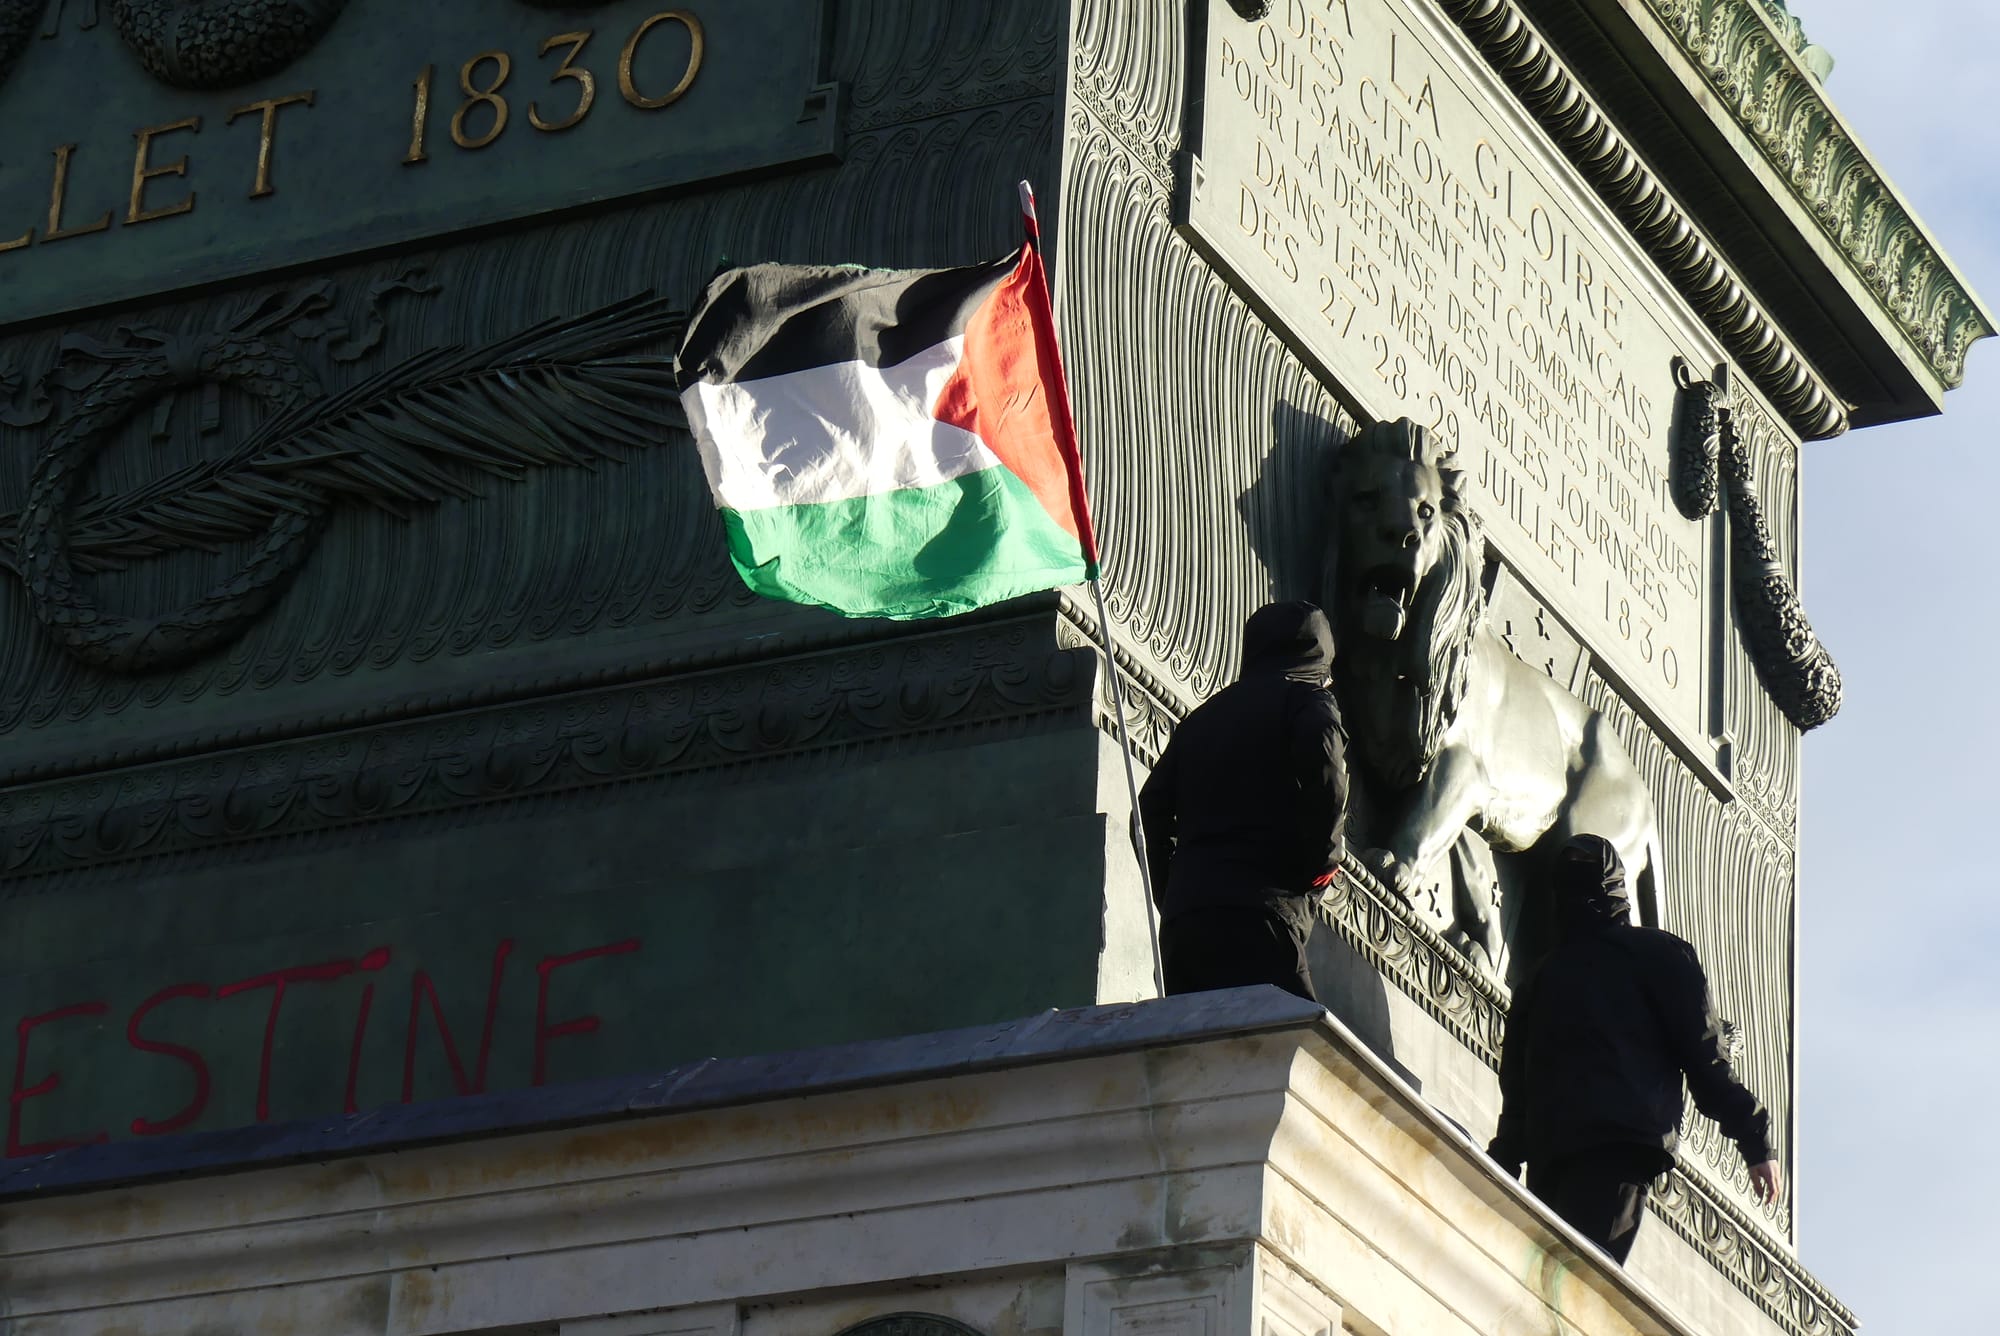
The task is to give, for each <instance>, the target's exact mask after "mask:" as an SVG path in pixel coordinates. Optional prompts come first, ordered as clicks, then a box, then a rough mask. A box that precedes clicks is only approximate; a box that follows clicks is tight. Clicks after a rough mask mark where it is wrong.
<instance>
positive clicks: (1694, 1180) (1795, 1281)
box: [1649, 1165, 1861, 1336]
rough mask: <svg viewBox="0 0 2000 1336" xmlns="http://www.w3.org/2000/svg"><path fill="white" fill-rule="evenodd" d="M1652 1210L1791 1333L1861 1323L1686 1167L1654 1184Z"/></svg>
mask: <svg viewBox="0 0 2000 1336" xmlns="http://www.w3.org/2000/svg"><path fill="white" fill-rule="evenodd" d="M1649 1205H1651V1207H1652V1210H1653V1214H1654V1215H1656V1216H1658V1217H1659V1218H1660V1219H1661V1220H1663V1221H1665V1222H1666V1224H1667V1225H1668V1227H1669V1228H1671V1229H1672V1230H1673V1231H1674V1232H1675V1233H1676V1234H1679V1235H1680V1236H1681V1237H1682V1238H1683V1239H1685V1240H1687V1242H1688V1243H1689V1244H1690V1245H1691V1246H1693V1247H1694V1248H1695V1250H1696V1251H1698V1252H1700V1253H1701V1254H1702V1255H1704V1256H1705V1257H1707V1258H1708V1260H1709V1262H1710V1263H1711V1264H1712V1265H1714V1267H1715V1269H1716V1270H1718V1271H1720V1272H1721V1273H1722V1274H1723V1275H1725V1276H1727V1277H1729V1279H1730V1281H1731V1282H1732V1283H1733V1284H1735V1286H1736V1288H1737V1289H1739V1290H1741V1291H1743V1293H1745V1294H1747V1295H1748V1296H1750V1298H1751V1299H1753V1300H1755V1301H1756V1303H1757V1306H1758V1307H1759V1308H1762V1309H1763V1310H1764V1311H1765V1313H1767V1314H1768V1315H1769V1316H1770V1317H1771V1320H1772V1321H1774V1322H1776V1323H1777V1324H1778V1325H1779V1326H1780V1327H1783V1328H1784V1329H1785V1330H1786V1331H1789V1332H1792V1333H1794V1334H1795V1336H1854V1333H1855V1332H1856V1330H1857V1329H1858V1328H1859V1327H1860V1325H1861V1323H1860V1320H1859V1319H1858V1318H1856V1317H1855V1316H1854V1314H1853V1312H1852V1311H1850V1310H1849V1309H1848V1308H1847V1306H1846V1305H1845V1304H1843V1303H1841V1302H1840V1300H1838V1299H1836V1298H1834V1297H1833V1295H1832V1293H1831V1292H1829V1291H1828V1290H1827V1288H1826V1286H1824V1285H1822V1284H1820V1283H1819V1281H1818V1280H1816V1279H1815V1278H1814V1277H1813V1275H1812V1273H1811V1272H1809V1271H1807V1270H1806V1269H1805V1268H1804V1267H1801V1266H1800V1265H1799V1264H1798V1262H1797V1261H1796V1260H1795V1259H1793V1258H1792V1257H1790V1256H1789V1255H1787V1254H1786V1253H1784V1252H1781V1251H1779V1250H1778V1249H1776V1248H1774V1247H1772V1246H1771V1245H1770V1244H1768V1243H1766V1242H1765V1241H1764V1240H1763V1238H1762V1236H1761V1232H1760V1230H1759V1227H1758V1226H1756V1225H1755V1224H1753V1223H1752V1222H1751V1220H1750V1217H1748V1216H1747V1215H1745V1214H1744V1213H1743V1212H1742V1211H1740V1210H1738V1209H1737V1208H1736V1206H1735V1205H1734V1204H1732V1203H1731V1202H1729V1201H1727V1200H1725V1199H1724V1198H1722V1197H1721V1196H1719V1195H1718V1194H1717V1193H1716V1192H1715V1191H1714V1190H1713V1189H1712V1188H1710V1187H1709V1186H1708V1185H1707V1184H1706V1183H1704V1182H1703V1181H1702V1180H1701V1179H1700V1178H1699V1177H1697V1176H1695V1175H1693V1174H1690V1173H1689V1172H1688V1171H1687V1168H1686V1166H1685V1165H1677V1166H1675V1168H1674V1171H1673V1172H1672V1173H1670V1174H1668V1175H1667V1176H1666V1177H1665V1178H1663V1179H1661V1180H1660V1181H1659V1182H1658V1183H1657V1184H1655V1185H1654V1188H1653V1195H1652V1197H1651V1199H1650V1201H1649Z"/></svg>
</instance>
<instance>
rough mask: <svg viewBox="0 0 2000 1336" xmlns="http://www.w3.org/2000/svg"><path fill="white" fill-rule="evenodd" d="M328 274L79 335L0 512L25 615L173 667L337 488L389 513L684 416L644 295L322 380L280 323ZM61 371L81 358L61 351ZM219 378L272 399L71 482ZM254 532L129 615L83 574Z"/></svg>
mask: <svg viewBox="0 0 2000 1336" xmlns="http://www.w3.org/2000/svg"><path fill="white" fill-rule="evenodd" d="M325 301H326V299H325V296H324V292H323V290H320V289H309V290H308V293H307V296H306V297H304V298H297V299H293V300H290V301H286V300H283V299H270V300H267V301H264V302H261V303H258V304H255V305H253V306H252V307H251V308H250V309H249V310H248V311H246V312H244V313H243V314H242V315H240V316H238V317H237V318H236V319H234V320H232V321H229V322H228V323H226V324H224V325H222V326H221V327H219V328H216V329H214V330H211V331H208V332H206V333H202V334H196V335H187V334H167V333H163V332H160V331H147V330H140V331H133V332H130V333H129V334H128V339H127V342H126V343H124V344H123V345H120V346H104V345H98V344H93V343H90V342H89V341H86V340H80V339H72V340H70V341H69V344H68V346H67V350H66V351H67V352H68V353H69V355H70V357H71V359H72V362H74V361H75V360H77V359H82V360H83V361H86V362H90V363H95V364H96V366H95V367H93V368H92V370H95V371H96V372H97V374H96V375H95V377H94V379H92V380H91V383H90V384H89V386H88V388H87V389H86V390H84V391H83V392H82V393H81V394H79V395H78V396H77V397H76V398H75V400H74V401H73V402H72V403H71V404H70V405H69V406H68V408H67V410H66V411H65V412H64V413H63V414H61V415H60V416H58V417H57V418H56V419H55V421H54V426H53V429H52V430H51V432H50V435H49V437H48V443H47V445H46V446H45V447H44V448H43V450H42V452H41V455H40V457H39V460H38V462H37V464H36V466H35V470H34V474H33V476H32V479H31V481H30V483H29V488H28V498H27V505H26V506H25V507H24V508H23V509H22V510H21V511H20V512H19V513H18V514H14V515H7V516H4V517H0V565H5V566H6V567H8V568H9V569H11V570H13V572H14V573H15V574H16V575H18V576H19V577H20V578H21V580H22V582H23V584H24V585H25V586H26V587H27V592H28V599H29V605H30V607H31V609H32V610H33V613H34V616H35V619H36V621H38V622H39V623H41V625H42V626H43V627H44V628H45V629H46V630H47V631H48V632H49V634H51V635H53V636H54V637H55V638H56V639H57V641H58V642H60V643H61V644H62V646H63V647H64V648H65V649H66V650H68V651H69V652H70V653H71V654H73V655H74V656H76V657H77V658H78V659H81V660H83V661H84V662H86V663H89V664H93V665H95V666H97V667H99V668H103V669H106V670H108V671H112V672H125V673H138V672H151V671H156V670H159V669H163V668H170V667H174V666H176V665H178V664H182V663H185V662H187V661H188V660H190V659H193V658H196V657H198V656H200V655H202V654H205V653H208V652H210V651H212V650H214V649H216V648H219V647H220V646H222V645H225V644H227V643H229V642H230V641H232V640H234V639H235V638H236V637H237V636H239V635H240V634H242V632H243V631H244V630H245V629H246V628H247V627H248V626H249V625H250V624H251V623H252V622H254V621H255V620H256V619H257V618H258V617H260V616H261V615H262V614H263V613H264V612H265V610H266V609H268V608H269V607H270V606H271V604H272V603H273V602H274V601H275V600H276V599H277V598H278V597H279V595H280V594H282V592H283V591H284V587H285V585H286V583H287V582H288V581H289V580H290V579H291V578H292V576H293V575H295V574H296V573H297V572H298V570H299V568H300V567H301V566H302V565H303V564H304V563H305V562H306V560H307V559H308V558H309V557H310V556H311V555H312V551H313V548H314V546H315V544H316V542H317V540H318V538H319V536H320V534H321V533H322V531H323V530H324V527H325V525H326V523H327V521H328V519H329V518H330V516H331V515H332V512H333V510H334V509H335V507H336V506H338V505H339V504H340V503H341V502H354V503H358V504H364V505H371V506H376V507H379V508H381V509H384V510H388V511H391V512H393V513H396V514H408V513H409V512H410V511H411V510H412V509H413V508H415V507H417V506H421V505H429V504H433V503H435V502H437V501H440V500H442V499H444V498H446V497H454V496H455V497H464V496H470V495H472V494H473V493H474V490H475V488H474V484H473V480H474V479H475V478H476V477H478V476H480V475H487V476H498V477H503V478H520V477H521V476H523V475H524V474H525V472H526V471H527V470H529V469H532V468H548V467H556V466H563V465H587V464H590V463H591V462H593V461H595V460H597V459H601V458H607V457H616V456H617V455H618V454H619V453H620V452H621V451H622V450H624V449H627V448H638V447H643V446H646V445H649V444H652V443H653V442H655V441H657V440H659V439H661V437H662V435H663V433H664V431H665V424H666V423H667V422H670V421H678V420H679V401H678V399H677V397H676V395H675V391H674V375H673V362H672V357H671V355H668V354H662V353H656V352H647V351H645V350H646V349H648V348H660V347H670V346H671V344H672V342H673V341H674V340H675V338H676V336H677V335H678V332H679V331H680V329H681V327H682V325H683V323H684V320H685V317H684V316H683V315H682V314H681V313H679V312H677V311H674V310H673V309H671V308H670V307H669V306H668V305H667V304H666V302H665V301H663V300H662V299H659V298H655V297H652V296H641V297H636V298H632V299H630V300H627V301H623V302H619V303H616V304H614V305H611V306H607V307H604V308H603V309H601V310H598V311H593V312H590V313H589V314H586V315H582V316H578V317H575V318H572V319H564V320H555V321H549V322H545V323H543V324H539V325H536V326H534V327H532V328H530V329H526V330H523V331H521V332H520V333H518V334H514V335H511V336H509V337H507V338H504V339H501V340H499V341H497V342H495V343H490V344H487V345H485V346H484V347H478V348H470V349H468V348H459V347H442V348H435V349H432V350H430V351H428V352H424V353H420V354H418V355H417V356H415V357H412V358H410V359H408V360H407V361H404V362H402V363H400V364H398V365H396V366H392V367H390V368H389V369H387V370H385V371H383V372H381V373H379V374H377V375H374V376H371V377H368V378H367V379H364V380H362V381H360V382H358V383H356V384H354V385H351V386H349V387H347V388H346V389H343V390H339V391H335V392H333V393H322V392H321V390H320V387H319V384H318V382H317V378H316V377H315V376H314V375H313V373H312V372H311V371H310V370H309V369H308V368H307V367H306V365H305V364H304V362H302V361H301V359H300V358H299V357H298V356H297V355H296V354H295V353H294V352H292V351H291V350H290V349H288V348H287V347H286V346H285V344H284V343H283V342H282V341H281V340H280V339H279V337H278V336H279V333H280V331H281V330H282V329H283V328H284V327H285V326H286V325H288V324H290V323H292V322H293V321H296V320H298V319H299V318H301V317H302V316H303V315H305V314H307V313H308V312H310V311H313V310H317V309H320V308H322V307H323V306H324V305H325ZM66 371H69V372H70V373H71V374H72V375H73V374H74V366H73V365H72V366H71V367H68V368H66ZM214 383H229V384H232V385H234V386H236V387H237V388H238V389H240V390H243V391H245V392H247V393H248V394H249V395H250V396H251V397H252V398H254V399H256V400H257V401H259V402H260V403H261V404H263V405H264V406H265V407H266V408H267V409H268V410H269V415H268V416H267V417H266V418H265V419H264V421H263V424H262V426H261V427H259V428H258V430H257V431H255V432H254V433H253V434H252V435H251V436H250V438H249V439H248V440H245V441H244V442H243V443H242V444H240V445H239V446H237V447H236V449H234V450H233V451H231V452H230V453H228V454H227V455H225V456H223V457H221V458H219V459H214V460H209V461H204V462H202V463H199V464H195V465H192V466H190V467H187V468H183V469H180V470H178V471H176V472H174V473H171V474H168V475H167V476H165V477H162V478H160V479H158V480H157V481H155V482H153V483H151V484H149V485H147V486H145V487H142V488H139V489H137V490H135V491H133V492H130V493H127V494H124V495H120V496H110V497H93V498H89V499H80V498H79V496H78V489H79V484H80V483H81V482H82V480H83V478H84V476H85V474H86V473H87V472H88V471H89V469H90V465H91V461H92V460H93V459H94V458H95V457H96V455H97V454H98V452H99V451H101V450H102V449H103V448H104V446H105V445H106V444H107V442H108V441H109V440H110V439H111V433H112V431H113V430H114V429H115V428H116V427H118V426H119V425H120V424H122V423H124V422H125V421H127V420H128V419H130V418H131V417H132V416H134V415H135V414H137V413H139V412H140V411H142V410H143V409H144V408H146V407H147V406H148V405H149V404H151V403H153V402H154V401H155V400H157V399H158V398H159V397H160V396H161V395H162V394H165V393H167V392H168V391H171V390H174V389H177V388H181V387H186V386H191V385H197V384H214ZM245 541H248V542H249V543H250V544H251V547H250V550H249V554H248V555H247V556H246V557H245V558H244V560H243V562H242V564H241V565H240V566H239V567H238V569H237V570H235V571H234V572H233V573H231V574H230V575H229V576H228V577H226V578H225V579H223V580H222V581H221V582H220V583H218V584H216V585H215V586H214V587H212V588H211V589H209V590H208V591H207V592H206V593H205V594H203V595H202V596H201V597H200V598H198V599H197V600H196V601H194V602H193V603H191V604H188V605H187V606H185V607H181V608H175V609H169V610H167V611H164V612H161V613H159V614H157V615H154V616H146V617H132V616H121V615H118V614H116V613H113V612H111V611H109V610H107V609H105V608H103V607H101V606H100V605H99V604H98V602H97V600H96V598H95V597H94V596H93V594H92V592H91V589H90V584H89V580H88V578H87V577H88V576H89V574H90V573H91V572H93V571H102V570H111V569H117V568H120V567H122V566H123V565H125V564H126V563H129V562H132V561H136V560H141V559H144V558H147V557H153V556H159V555H161V554H163V553H167V552H172V551H176V550H180V549H187V548H195V549H202V550H214V549H215V548H217V547H218V546H220V545H222V544H225V543H240V542H245Z"/></svg>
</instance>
